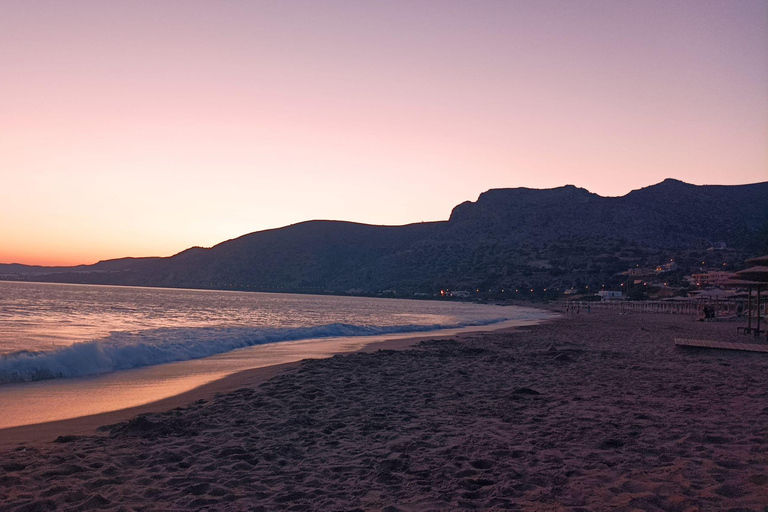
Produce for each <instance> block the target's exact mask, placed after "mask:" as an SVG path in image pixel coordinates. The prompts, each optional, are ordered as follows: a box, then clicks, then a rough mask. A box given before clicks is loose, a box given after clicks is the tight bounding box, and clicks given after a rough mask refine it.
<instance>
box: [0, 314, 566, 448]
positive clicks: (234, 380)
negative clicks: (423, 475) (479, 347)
mask: <svg viewBox="0 0 768 512" xmlns="http://www.w3.org/2000/svg"><path fill="white" fill-rule="evenodd" d="M541 309H544V308H541ZM545 310H546V311H550V312H552V310H551V309H545ZM557 320H561V317H553V318H550V319H543V320H535V321H525V322H534V324H533V325H543V324H546V323H548V322H553V321H557ZM508 322H509V321H507V322H501V323H502V324H503V323H508ZM520 327H527V325H523V326H500V327H498V328H494V325H493V324H491V325H479V326H472V327H466V328H463V329H468V330H463V331H461V332H459V333H447V334H446V333H445V332H444V331H434V332H435V334H433V335H429V334H428V333H423V334H422V333H419V334H418V335H415V336H407V337H395V338H388V339H383V340H380V341H374V342H372V343H369V344H366V345H365V346H364V347H362V348H361V349H359V350H354V351H341V352H338V353H336V354H333V355H330V356H328V357H327V358H322V359H328V358H330V357H333V356H334V355H343V354H353V353H371V352H376V351H378V350H404V349H407V348H410V347H412V346H414V345H416V344H418V343H421V342H422V341H427V340H439V339H447V338H460V337H463V336H471V335H476V334H478V333H489V332H493V333H505V332H511V331H514V330H516V329H519V328H520ZM454 330H455V329H451V330H450V331H454ZM388 336H389V335H388ZM307 360H308V359H301V360H298V361H292V362H287V363H281V364H276V365H269V366H262V367H259V368H251V369H248V370H242V371H238V372H235V373H232V374H229V375H225V376H223V377H220V378H217V379H215V380H212V381H210V382H207V383H205V384H202V385H200V386H197V387H195V388H192V389H190V390H187V391H184V392H182V393H179V394H177V395H173V396H169V397H166V398H162V399H160V400H155V401H153V402H149V403H146V404H142V405H138V406H134V407H128V408H123V409H117V410H114V411H107V412H102V413H97V414H89V415H85V416H78V417H75V418H68V419H63V420H56V421H47V422H43V423H34V424H30V425H20V426H15V427H7V428H2V429H0V450H8V449H13V448H15V447H18V446H21V445H23V446H28V447H31V446H39V445H43V444H47V443H51V442H53V441H54V440H55V439H56V438H57V437H59V436H83V435H98V434H99V431H98V429H99V428H100V427H103V426H107V425H113V424H116V423H120V422H124V421H128V420H131V419H132V418H135V417H136V416H140V415H145V414H151V413H161V412H167V411H170V410H172V409H176V408H179V407H185V406H188V405H190V404H193V403H195V402H198V401H200V400H205V401H210V400H212V399H213V398H215V396H216V395H218V394H223V393H228V392H232V391H235V390H237V389H241V388H246V387H251V388H256V387H258V386H259V385H261V384H263V383H264V382H267V381H268V380H270V379H271V378H273V377H276V376H278V375H282V374H284V373H288V372H290V371H292V370H295V369H296V368H298V367H299V366H301V364H302V361H307Z"/></svg>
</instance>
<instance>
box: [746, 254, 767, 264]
mask: <svg viewBox="0 0 768 512" xmlns="http://www.w3.org/2000/svg"><path fill="white" fill-rule="evenodd" d="M746 263H747V264H748V265H768V256H758V257H757V258H750V259H748V260H747V261H746Z"/></svg>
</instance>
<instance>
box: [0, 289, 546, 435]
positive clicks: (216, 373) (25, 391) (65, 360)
mask: <svg viewBox="0 0 768 512" xmlns="http://www.w3.org/2000/svg"><path fill="white" fill-rule="evenodd" d="M549 316H550V313H549V312H546V311H541V310H537V309H533V308H524V307H515V306H498V305H487V304H477V303H467V302H455V301H438V300H406V299H384V298H368V297H340V296H327V295H323V296H320V295H294V294H276V293H255V292H231V291H211V290H187V289H165V288H141V287H124V286H92V285H70V284H48V283H26V282H0V428H3V427H8V426H15V425H24V424H30V423H36V422H43V421H53V420H57V419H66V418H71V417H77V416H80V415H85V414H95V413H99V412H106V411H110V410H117V409H121V408H125V407H132V406H136V405H140V404H143V403H148V402H150V401H154V400H159V399H162V398H165V397H168V396H172V395H174V394H178V393H182V392H184V391H188V390H189V389H192V388H194V387H196V386H199V385H202V384H204V383H206V382H210V381H211V380H215V379H218V378H222V377H224V376H226V375H228V374H231V373H235V372H239V371H242V370H246V369H250V368H258V367H261V366H268V365H272V364H280V363H284V362H289V361H297V360H301V359H305V358H307V357H328V356H330V355H333V354H335V353H341V352H349V351H354V350H359V349H361V348H362V347H364V346H365V345H366V344H369V343H373V342H376V341H381V340H382V339H388V338H397V337H405V336H413V335H414V334H428V333H429V334H432V333H455V332H461V331H462V330H467V329H477V328H484V329H489V328H496V327H501V326H512V325H530V324H535V323H538V322H540V321H542V320H544V319H546V318H548V317H549ZM69 402H72V403H75V405H74V406H69V405H67V403H69Z"/></svg>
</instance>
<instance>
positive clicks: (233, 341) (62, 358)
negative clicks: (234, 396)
mask: <svg viewBox="0 0 768 512" xmlns="http://www.w3.org/2000/svg"><path fill="white" fill-rule="evenodd" d="M504 320H507V319H506V318H497V319H486V320H480V321H475V322H471V323H457V324H453V325H415V324H410V325H394V326H369V325H350V324H342V323H334V324H328V325H320V326H314V327H296V328H247V327H198V328H160V329H151V330H145V331H140V332H113V333H112V334H110V335H109V336H107V337H105V338H101V339H96V340H92V341H87V342H82V343H75V344H74V345H70V346H68V347H63V348H60V349H56V350H51V351H42V352H29V351H23V352H15V353H10V354H5V355H2V356H0V383H2V384H7V383H14V382H29V381H35V380H43V379H55V378H62V377H82V376H86V375H95V374H100V373H107V372H112V371H116V370H126V369H129V368H139V367H142V366H150V365H155V364H162V363H170V362H173V361H187V360H190V359H199V358H202V357H208V356H212V355H215V354H221V353H224V352H229V351H231V350H236V349H239V348H245V347H251V346H254V345H262V344H265V343H275V342H280V341H292V340H303V339H313V338H330V337H342V336H344V337H347V336H372V335H382V334H393V333H408V332H424V331H434V330H440V329H453V328H459V327H468V326H478V325H490V324H494V323H498V322H502V321H504Z"/></svg>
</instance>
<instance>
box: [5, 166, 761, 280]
mask: <svg viewBox="0 0 768 512" xmlns="http://www.w3.org/2000/svg"><path fill="white" fill-rule="evenodd" d="M766 198H768V182H762V183H755V184H747V185H691V184H688V183H685V182H681V181H679V180H673V179H667V180H664V181H662V182H661V183H658V184H656V185H651V186H649V187H644V188H641V189H637V190H633V191H631V192H629V193H627V194H625V195H624V196H618V197H603V196H600V195H598V194H594V193H592V192H590V191H588V190H586V189H583V188H579V187H576V186H574V185H565V186H562V187H556V188H552V189H530V188H513V189H490V190H488V191H486V192H483V193H482V194H480V195H479V196H478V198H477V200H476V201H474V202H473V201H465V202H463V203H461V204H459V205H457V206H455V207H454V208H453V209H452V211H451V213H450V216H449V218H448V220H445V221H433V222H420V223H411V224H405V225H401V226H387V225H372V224H363V223H356V222H347V221H333V220H311V221H304V222H300V223H296V224H291V225H289V226H285V227H282V228H274V229H269V230H264V231H256V232H252V233H247V234H245V235H242V236H239V237H236V238H233V239H231V240H226V241H223V242H221V243H219V244H216V245H214V246H212V247H210V248H203V247H191V248H189V249H186V250H184V251H181V252H180V253H178V254H175V255H173V256H170V257H165V258H121V259H118V260H106V261H102V262H99V263H96V264H94V265H79V266H76V267H26V266H19V265H16V266H14V267H13V268H11V265H0V278H4V279H9V278H10V279H22V280H37V281H43V280H46V281H55V282H80V283H92V284H126V285H142V286H164V287H185V288H213V289H241V290H263V291H292V292H312V293H359V294H371V293H377V292H382V291H385V290H398V291H400V292H402V293H409V294H412V293H434V292H435V291H436V290H440V289H442V288H453V289H459V288H467V289H474V288H478V289H479V288H483V289H495V288H499V289H503V288H505V287H520V286H522V285H525V287H528V286H544V287H546V286H560V287H568V286H574V285H581V284H583V283H593V284H594V283H596V282H600V281H602V282H606V281H607V282H612V281H611V280H612V279H613V280H615V275H616V273H617V272H619V271H621V270H626V268H627V267H628V266H630V265H635V266H638V265H646V264H652V265H654V266H655V265H656V264H658V263H654V261H657V262H661V261H663V260H664V259H666V258H668V257H670V256H672V257H676V258H678V259H679V260H680V261H681V263H684V262H685V261H686V258H687V259H689V260H690V261H691V262H694V261H698V260H699V259H700V257H701V253H702V251H704V254H705V255H706V250H707V249H708V248H709V246H710V245H711V244H714V243H720V242H724V243H725V244H726V245H727V247H728V249H727V250H726V251H721V252H720V253H718V257H719V258H720V259H722V260H723V263H725V265H726V266H727V265H731V266H733V265H738V262H739V261H743V258H744V257H746V256H751V255H755V254H757V252H758V251H760V250H763V244H764V243H765V242H766V240H765V238H768V234H766V230H768V200H767V199H766ZM739 258H741V259H740V260H739ZM726 260H727V261H726Z"/></svg>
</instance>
